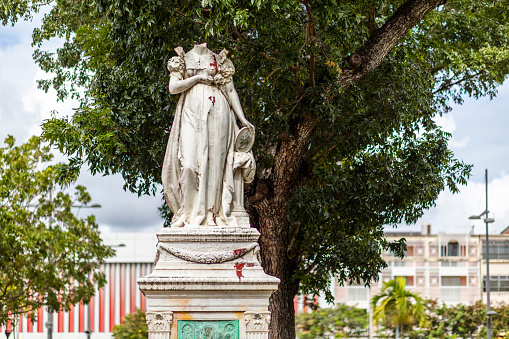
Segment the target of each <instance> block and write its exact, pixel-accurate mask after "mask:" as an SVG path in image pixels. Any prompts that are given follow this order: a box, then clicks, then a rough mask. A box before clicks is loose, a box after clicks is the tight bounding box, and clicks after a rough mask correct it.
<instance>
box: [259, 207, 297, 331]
mask: <svg viewBox="0 0 509 339" xmlns="http://www.w3.org/2000/svg"><path fill="white" fill-rule="evenodd" d="M256 211H257V212H258V226H259V229H260V233H261V236H260V240H259V243H260V247H261V249H262V250H261V251H260V253H261V256H262V265H263V268H264V270H265V272H266V273H267V274H269V275H272V276H275V277H277V278H279V279H280V280H281V282H280V283H279V288H278V290H277V291H276V292H274V294H272V296H271V298H270V306H269V311H270V312H271V323H270V332H269V338H271V339H276V338H278V339H294V338H295V309H294V304H293V299H294V297H295V295H296V294H297V291H298V287H299V283H298V281H295V280H292V279H291V277H292V273H293V267H292V266H291V265H290V263H289V260H288V255H287V249H288V226H289V225H288V221H287V219H286V215H287V203H281V202H279V201H277V199H270V200H269V199H263V201H261V202H259V203H257V204H256Z"/></svg>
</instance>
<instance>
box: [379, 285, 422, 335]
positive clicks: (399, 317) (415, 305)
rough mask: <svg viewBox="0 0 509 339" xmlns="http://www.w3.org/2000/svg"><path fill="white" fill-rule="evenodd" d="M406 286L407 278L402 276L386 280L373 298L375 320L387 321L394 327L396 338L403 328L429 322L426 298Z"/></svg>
mask: <svg viewBox="0 0 509 339" xmlns="http://www.w3.org/2000/svg"><path fill="white" fill-rule="evenodd" d="M405 286H406V280H405V278H402V277H399V278H397V279H393V280H389V281H386V282H384V283H383V288H382V290H381V291H380V293H379V294H377V295H376V296H374V297H373V298H372V299H371V307H372V309H373V321H378V322H382V323H383V322H387V324H389V325H390V327H391V328H394V330H395V334H396V339H399V335H400V331H401V332H402V331H403V329H405V328H408V329H411V328H412V326H414V325H417V324H418V325H419V326H421V327H422V326H424V325H425V324H426V323H427V319H426V308H425V302H424V300H423V299H422V298H421V297H420V296H419V294H418V293H415V292H411V291H408V290H406V289H405ZM401 334H402V335H403V333H401Z"/></svg>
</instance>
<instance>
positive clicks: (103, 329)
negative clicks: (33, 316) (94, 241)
mask: <svg viewBox="0 0 509 339" xmlns="http://www.w3.org/2000/svg"><path fill="white" fill-rule="evenodd" d="M102 238H103V242H104V244H105V245H108V246H112V247H115V249H116V251H117V253H116V256H115V257H114V258H111V259H109V260H108V261H107V263H106V264H105V265H104V266H103V267H102V270H103V271H104V273H105V274H106V279H107V281H108V282H107V284H106V285H105V286H104V288H101V289H98V290H97V291H96V294H95V297H93V298H92V300H91V301H90V310H89V309H88V305H84V304H78V305H74V306H72V307H71V310H70V311H69V312H58V313H54V314H52V315H51V314H49V313H48V312H47V311H46V310H44V309H42V308H41V309H39V310H37V313H38V319H37V321H36V322H34V323H32V322H30V321H29V320H28V319H27V318H25V317H19V319H17V323H16V324H15V327H14V328H15V331H16V332H15V333H13V334H11V336H10V339H12V338H13V335H15V338H16V339H43V338H48V333H47V331H48V329H47V327H46V324H47V322H48V319H49V317H52V319H53V339H79V338H81V339H85V338H87V335H86V333H85V331H86V330H87V326H88V319H89V314H90V319H91V322H90V328H91V330H92V336H91V338H93V339H106V338H111V330H112V329H113V326H115V325H117V324H120V322H121V319H122V318H123V317H124V316H125V315H126V314H129V313H133V312H135V311H136V310H137V309H142V310H144V309H145V297H144V296H143V294H141V293H140V290H139V289H138V285H137V284H136V280H137V279H138V278H139V277H142V276H144V275H147V274H149V273H150V272H152V266H153V261H154V258H155V253H156V247H155V246H156V243H157V238H156V235H155V234H154V233H114V234H108V233H105V234H102ZM121 244H124V245H125V246H123V247H119V245H121ZM89 312H90V313H89ZM4 330H5V328H2V329H0V331H1V332H0V338H5V333H4Z"/></svg>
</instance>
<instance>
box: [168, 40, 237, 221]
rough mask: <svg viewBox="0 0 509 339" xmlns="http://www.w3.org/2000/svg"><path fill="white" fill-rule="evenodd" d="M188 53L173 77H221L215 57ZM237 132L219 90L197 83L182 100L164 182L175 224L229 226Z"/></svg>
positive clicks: (229, 109)
mask: <svg viewBox="0 0 509 339" xmlns="http://www.w3.org/2000/svg"><path fill="white" fill-rule="evenodd" d="M192 52H193V51H192V50H191V51H190V52H188V53H187V54H186V55H185V56H184V57H183V59H184V60H185V62H184V67H180V69H176V70H173V72H172V77H174V76H176V77H178V78H179V79H186V78H189V77H191V76H194V75H196V74H206V75H210V76H212V77H214V76H215V75H216V74H217V73H218V72H219V71H220V67H221V63H220V57H219V56H218V55H217V54H215V53H213V52H211V51H210V50H208V53H207V54H206V55H193V54H192ZM180 57H181V58H182V56H180ZM170 81H171V80H170ZM236 130H238V128H237V126H236V124H235V117H234V114H233V112H232V111H231V108H230V104H229V102H228V99H227V98H226V96H225V91H224V89H222V88H221V85H217V84H210V85H207V84H204V83H200V82H199V83H196V84H195V85H193V86H192V87H191V88H189V89H188V90H187V91H185V92H183V93H182V94H181V97H180V99H179V102H178V104H177V109H176V112H175V118H174V121H173V125H172V129H171V132H170V137H169V140H168V146H167V149H166V154H165V160H164V163H163V177H162V181H163V188H164V195H165V198H166V201H167V203H168V205H169V207H170V209H171V211H172V212H173V213H174V219H173V221H175V220H178V219H181V220H182V221H184V222H185V223H186V224H189V225H220V224H225V223H226V222H227V218H228V217H227V214H229V209H230V204H231V201H232V192H233V154H234V149H233V148H234V146H233V144H234V136H235V132H236ZM177 183H178V184H177Z"/></svg>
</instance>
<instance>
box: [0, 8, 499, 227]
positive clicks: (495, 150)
mask: <svg viewBox="0 0 509 339" xmlns="http://www.w3.org/2000/svg"><path fill="white" fill-rule="evenodd" d="M35 20H37V18H36V19H35ZM33 27H34V25H33V24H32V23H26V22H19V23H18V24H16V26H15V27H14V28H12V27H4V26H0V141H3V140H4V138H5V137H6V136H7V135H8V134H12V135H14V137H15V138H16V140H17V141H18V143H21V142H23V141H26V140H27V139H28V138H29V137H30V136H31V135H34V134H39V133H40V127H39V126H40V124H41V122H42V121H43V120H44V119H47V118H49V117H50V112H51V111H52V110H56V111H58V112H60V113H61V114H66V115H67V114H72V108H73V107H76V106H77V104H76V103H75V102H65V103H57V102H56V100H55V95H54V92H49V93H47V94H46V93H44V92H43V91H41V90H38V89H37V86H36V80H37V79H41V78H44V77H46V76H47V75H45V74H44V73H43V72H42V71H40V70H39V69H38V67H37V66H36V65H35V63H34V62H33V60H32V52H33V48H32V47H31V45H30V43H31V36H30V35H31V32H32V30H33ZM57 44H58V41H56V42H55V46H56V45H57ZM46 47H47V48H51V47H52V46H51V44H50V45H47V46H46ZM508 111H509V84H506V85H505V86H503V87H501V88H500V90H499V95H498V96H497V97H496V98H495V99H493V100H491V101H490V100H489V99H481V100H477V101H476V100H472V99H466V100H465V103H464V104H463V105H462V106H454V109H453V111H452V112H450V113H449V114H447V115H446V116H444V117H437V121H438V122H439V124H440V125H442V126H443V127H444V129H445V130H447V131H449V132H451V133H452V134H453V138H452V139H451V141H450V147H451V149H452V150H453V151H454V152H455V155H456V157H457V158H458V159H461V160H463V161H465V162H467V163H471V164H473V165H474V169H473V172H472V176H471V178H470V180H469V182H468V185H467V186H466V187H462V189H461V193H460V194H456V195H451V194H450V193H448V192H444V193H442V194H441V195H440V197H439V198H438V200H437V202H436V204H437V206H436V207H435V208H432V209H430V210H429V211H426V212H425V214H424V216H423V217H422V218H421V220H419V222H418V223H417V224H416V225H410V226H407V225H402V226H400V227H399V229H398V231H410V230H419V229H420V225H421V224H422V223H423V222H430V223H431V224H432V228H433V232H447V233H465V232H468V231H470V230H471V228H472V226H475V230H474V232H475V233H482V232H484V230H483V227H484V225H483V224H482V223H481V222H479V221H471V220H468V216H470V215H472V214H476V213H477V214H478V213H481V212H482V211H483V210H484V204H485V198H484V196H485V191H484V169H485V168H488V170H489V180H488V184H489V186H488V187H489V204H490V205H489V207H490V210H491V211H493V212H494V214H495V223H494V224H492V225H491V233H499V232H500V231H501V230H503V229H504V228H505V227H507V226H508V225H509V203H508V200H509V199H508V195H509V193H508V192H509V171H508V168H509V157H508V155H509V132H508V131H507V129H508V126H509V114H507V113H508ZM79 183H81V184H83V185H85V186H86V187H87V188H88V190H89V192H90V193H91V195H92V198H93V202H95V203H99V204H101V205H102V208H101V209H97V210H94V214H95V215H96V216H97V220H98V222H99V224H100V226H101V228H102V230H104V231H112V232H123V231H129V232H131V231H140V232H155V231H156V230H157V229H159V228H160V227H161V226H162V220H161V219H160V217H159V216H158V213H157V207H158V206H159V205H160V204H161V200H160V198H159V197H142V198H138V197H137V195H134V194H130V193H127V192H124V191H123V189H122V185H123V180H122V178H121V177H118V176H110V177H101V176H95V177H92V176H91V175H90V174H88V173H84V174H83V175H82V176H81V177H80V179H79Z"/></svg>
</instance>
